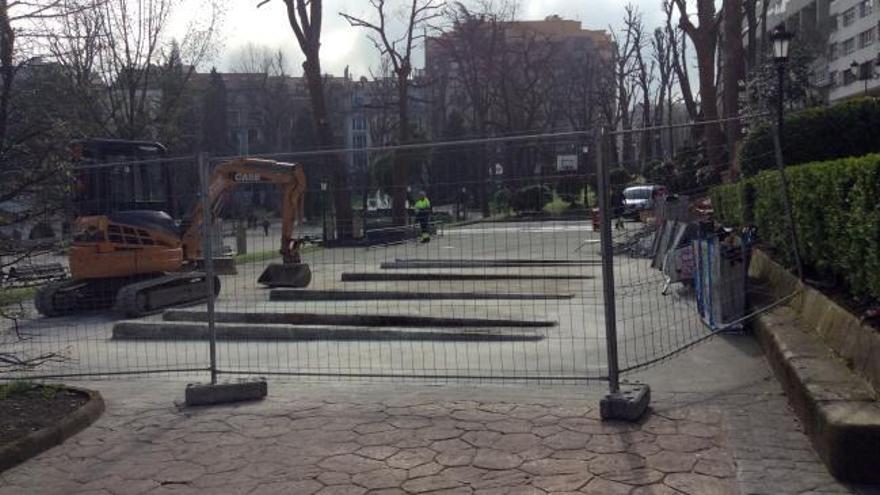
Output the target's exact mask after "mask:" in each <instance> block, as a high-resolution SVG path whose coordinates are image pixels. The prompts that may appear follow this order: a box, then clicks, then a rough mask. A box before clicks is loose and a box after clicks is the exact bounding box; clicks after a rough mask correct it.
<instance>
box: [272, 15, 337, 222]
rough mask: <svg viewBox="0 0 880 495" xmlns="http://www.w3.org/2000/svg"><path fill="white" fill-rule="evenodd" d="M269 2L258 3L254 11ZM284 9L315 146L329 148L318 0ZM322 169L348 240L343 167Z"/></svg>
mask: <svg viewBox="0 0 880 495" xmlns="http://www.w3.org/2000/svg"><path fill="white" fill-rule="evenodd" d="M270 1H271V0H262V1H261V2H260V3H259V4H257V7H260V6H262V5H265V4H266V3H268V2H270ZM282 1H283V2H284V5H285V7H286V8H287V20H288V23H289V24H290V28H291V29H292V30H293V34H294V36H295V37H296V41H297V44H298V45H299V48H300V51H301V52H302V54H303V56H305V60H304V61H303V63H302V68H303V76H304V77H305V79H306V86H307V87H308V92H309V101H310V102H311V110H312V121H313V123H314V126H315V131H316V134H317V138H318V144H319V146H321V147H323V148H332V147H333V146H335V145H336V139H335V137H334V135H333V127H332V125H331V123H330V119H329V114H328V111H327V100H326V94H325V87H324V86H325V85H324V75H323V74H322V72H321V26H322V23H323V17H324V12H323V10H324V9H323V6H324V5H323V1H322V0H282ZM326 168H327V169H329V175H330V176H331V177H332V180H333V188H334V189H335V191H336V192H335V194H334V207H335V208H334V209H335V213H336V229H337V235H338V237H339V238H340V239H349V238H351V237H352V235H353V233H354V229H353V227H352V221H353V213H352V208H351V191H350V190H349V188H348V174H346V171H345V163H344V162H343V161H342V160H341V159H340V157H337V156H329V157H327V158H326Z"/></svg>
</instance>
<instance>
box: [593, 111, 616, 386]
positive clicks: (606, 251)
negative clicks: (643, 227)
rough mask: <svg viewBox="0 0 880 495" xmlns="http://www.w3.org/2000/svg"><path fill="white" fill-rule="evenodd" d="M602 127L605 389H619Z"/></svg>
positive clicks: (600, 187) (599, 188)
mask: <svg viewBox="0 0 880 495" xmlns="http://www.w3.org/2000/svg"><path fill="white" fill-rule="evenodd" d="M604 137H605V129H604V128H602V129H601V130H600V131H599V138H598V139H597V140H596V180H597V182H598V184H597V185H596V190H597V191H596V192H598V194H599V235H600V244H599V245H600V246H601V247H600V253H601V256H602V298H603V302H604V306H605V345H606V350H607V354H608V391H609V392H610V393H612V394H615V393H617V392H619V391H620V377H619V373H618V361H617V308H616V306H615V302H614V253H613V246H612V242H611V221H612V220H613V216H614V215H613V213H612V211H611V206H610V205H611V202H610V201H609V198H608V195H609V192H610V191H609V190H608V187H609V186H608V171H607V170H606V165H605V157H604V156H603V155H604V154H605V153H604V151H605V146H604V144H605V143H604Z"/></svg>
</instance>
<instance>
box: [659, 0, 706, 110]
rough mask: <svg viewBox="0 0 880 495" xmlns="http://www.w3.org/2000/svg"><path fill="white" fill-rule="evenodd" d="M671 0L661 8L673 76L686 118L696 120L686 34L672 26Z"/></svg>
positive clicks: (695, 103) (666, 1) (695, 104)
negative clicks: (676, 81) (664, 18)
mask: <svg viewBox="0 0 880 495" xmlns="http://www.w3.org/2000/svg"><path fill="white" fill-rule="evenodd" d="M672 2H673V0H664V3H663V10H664V12H665V13H666V31H667V33H671V35H669V34H667V36H669V37H670V39H671V40H672V41H673V43H672V67H673V70H674V71H675V77H676V79H678V87H679V90H680V91H681V98H682V101H683V102H684V106H685V109H686V110H687V114H688V118H689V119H690V120H691V121H696V120H697V118H698V117H699V110H698V109H697V102H696V99H695V98H694V92H693V90H692V89H691V77H690V74H689V71H688V64H689V60H688V57H689V55H688V51H687V46H688V43H687V36H686V35H685V33H684V31H683V30H682V29H681V27H680V26H673V24H672V11H673V9H674V6H673V3H672Z"/></svg>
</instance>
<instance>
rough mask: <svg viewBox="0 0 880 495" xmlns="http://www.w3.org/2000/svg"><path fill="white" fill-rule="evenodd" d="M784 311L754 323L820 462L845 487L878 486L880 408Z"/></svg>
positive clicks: (861, 384) (860, 383) (867, 390)
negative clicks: (845, 483) (846, 483)
mask: <svg viewBox="0 0 880 495" xmlns="http://www.w3.org/2000/svg"><path fill="white" fill-rule="evenodd" d="M799 325H800V323H799V321H798V319H797V316H796V315H795V313H794V312H793V311H792V310H791V309H790V308H786V307H781V308H777V309H776V310H774V311H772V312H770V313H768V314H765V315H763V316H760V317H758V318H756V319H755V320H754V322H753V323H752V328H753V329H754V330H755V333H756V334H757V336H758V339H759V340H760V342H761V345H762V347H763V348H764V351H765V353H766V355H767V360H768V361H769V362H770V365H771V367H772V368H773V370H774V372H775V373H776V376H777V377H778V378H779V381H780V382H781V383H782V386H783V388H784V389H785V392H786V394H787V395H788V397H789V401H790V402H791V405H792V407H793V408H794V410H795V413H796V414H797V415H798V418H799V419H800V420H801V423H802V424H803V425H804V430H805V431H806V433H807V435H808V436H809V438H810V440H811V441H812V443H813V446H814V448H815V449H816V452H817V453H818V454H819V457H820V458H821V459H822V461H823V462H824V463H825V465H826V466H828V470H829V471H830V472H831V474H833V475H834V476H835V477H836V478H838V479H840V480H843V481H851V482H861V483H877V482H880V470H878V469H877V466H880V448H878V445H880V403H878V402H877V401H876V400H874V397H873V393H872V391H871V389H870V388H869V387H868V386H867V384H866V383H864V382H863V381H861V380H860V379H858V378H857V377H856V376H855V375H853V374H852V373H851V372H850V371H849V370H848V369H847V368H846V367H845V366H844V365H843V364H842V363H840V362H838V361H836V360H834V359H833V357H832V356H831V355H830V353H829V351H828V349H827V348H825V346H824V345H823V344H822V343H821V342H819V340H818V338H816V337H815V336H813V335H810V334H808V333H805V332H804V331H803V330H801V329H800V328H798V326H799Z"/></svg>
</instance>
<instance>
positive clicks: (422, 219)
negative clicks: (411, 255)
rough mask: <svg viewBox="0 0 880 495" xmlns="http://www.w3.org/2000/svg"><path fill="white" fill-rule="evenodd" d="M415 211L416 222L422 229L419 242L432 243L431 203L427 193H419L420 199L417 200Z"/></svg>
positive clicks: (414, 206)
mask: <svg viewBox="0 0 880 495" xmlns="http://www.w3.org/2000/svg"><path fill="white" fill-rule="evenodd" d="M413 209H414V210H415V211H416V220H417V221H418V222H419V226H420V227H421V229H422V235H421V237H420V238H419V240H420V241H421V242H430V241H431V231H430V221H431V201H430V200H429V199H428V196H427V195H426V194H425V191H419V199H418V200H416V202H415V204H414V205H413Z"/></svg>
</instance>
